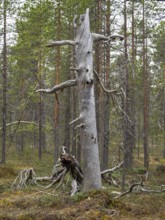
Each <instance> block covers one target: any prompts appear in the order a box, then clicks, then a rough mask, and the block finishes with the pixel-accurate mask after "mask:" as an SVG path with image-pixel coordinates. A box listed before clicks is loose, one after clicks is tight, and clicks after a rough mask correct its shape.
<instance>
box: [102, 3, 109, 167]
mask: <svg viewBox="0 0 165 220" xmlns="http://www.w3.org/2000/svg"><path fill="white" fill-rule="evenodd" d="M110 3H111V2H110V0H107V3H106V4H107V12H106V35H107V36H110ZM105 56H106V60H105V82H104V84H105V86H106V87H107V88H109V87H110V81H109V75H110V47H106V54H105ZM102 112H104V114H103V123H104V124H103V126H104V129H103V146H102V166H101V168H102V170H105V169H107V168H108V165H109V140H110V128H109V120H110V99H109V94H104V105H103V111H102Z"/></svg>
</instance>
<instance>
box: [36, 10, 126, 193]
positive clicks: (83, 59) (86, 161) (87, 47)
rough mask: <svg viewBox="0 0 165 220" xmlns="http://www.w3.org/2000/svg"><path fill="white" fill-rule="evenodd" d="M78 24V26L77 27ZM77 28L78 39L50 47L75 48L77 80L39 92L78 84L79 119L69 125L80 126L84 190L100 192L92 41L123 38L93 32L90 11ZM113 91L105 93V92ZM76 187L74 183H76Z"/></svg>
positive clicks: (52, 44) (121, 37) (84, 15)
mask: <svg viewBox="0 0 165 220" xmlns="http://www.w3.org/2000/svg"><path fill="white" fill-rule="evenodd" d="M77 23H79V27H78V28H77ZM74 27H76V28H75V29H76V36H75V39H74V40H73V41H72V40H62V41H52V42H50V43H49V44H48V45H47V46H48V47H52V46H59V45H71V46H74V48H75V57H76V68H75V69H76V72H77V77H76V79H73V80H69V81H66V82H64V83H61V84H59V85H56V86H54V87H53V88H52V89H39V90H37V91H36V92H43V93H48V94H51V93H56V92H57V91H58V90H62V89H65V88H68V87H71V86H76V85H77V91H78V98H79V111H80V113H79V116H78V118H77V119H75V120H73V121H72V122H70V125H72V126H74V123H75V122H77V123H78V122H79V124H78V125H77V126H76V127H75V129H79V133H80V141H81V151H82V163H83V164H82V167H83V191H88V190H91V189H99V188H101V187H102V183H101V172H100V162H99V152H98V139H97V129H96V113H95V97H94V77H93V55H92V52H93V42H98V41H111V40H115V39H116V38H117V39H120V40H123V36H121V35H118V34H114V35H111V36H104V35H100V34H95V33H91V32H90V22H89V9H87V10H86V13H85V14H82V15H80V18H79V22H78V18H77V17H76V18H75V19H74ZM107 91H108V92H114V91H109V90H106V92H107ZM89 177H90V178H89ZM73 185H75V184H73Z"/></svg>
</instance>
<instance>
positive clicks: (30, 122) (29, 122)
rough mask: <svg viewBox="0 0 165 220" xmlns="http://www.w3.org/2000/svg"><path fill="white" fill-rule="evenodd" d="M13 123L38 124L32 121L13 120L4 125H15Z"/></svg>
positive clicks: (0, 128)
mask: <svg viewBox="0 0 165 220" xmlns="http://www.w3.org/2000/svg"><path fill="white" fill-rule="evenodd" d="M15 124H32V125H35V126H38V124H36V123H35V122H33V121H13V122H11V123H8V124H6V127H8V126H12V125H15ZM0 130H2V127H0Z"/></svg>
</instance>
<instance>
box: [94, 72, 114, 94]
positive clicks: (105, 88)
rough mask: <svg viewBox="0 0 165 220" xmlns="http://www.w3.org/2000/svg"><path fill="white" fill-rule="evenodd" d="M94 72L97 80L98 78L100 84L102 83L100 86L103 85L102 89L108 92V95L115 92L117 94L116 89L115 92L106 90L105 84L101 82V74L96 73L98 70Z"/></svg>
mask: <svg viewBox="0 0 165 220" xmlns="http://www.w3.org/2000/svg"><path fill="white" fill-rule="evenodd" d="M93 72H94V73H95V75H96V76H97V78H98V80H99V83H100V85H101V88H102V89H103V91H104V92H106V93H114V92H116V89H114V90H109V89H106V88H105V87H104V85H103V83H102V81H101V79H100V76H99V74H98V73H97V71H96V70H93Z"/></svg>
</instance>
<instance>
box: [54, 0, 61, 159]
mask: <svg viewBox="0 0 165 220" xmlns="http://www.w3.org/2000/svg"><path fill="white" fill-rule="evenodd" d="M57 15H58V16H57V24H56V26H57V40H60V33H61V0H59V1H58V7H57ZM60 59H61V55H60V47H59V46H58V47H57V52H56V58H55V65H56V69H55V70H56V75H55V85H58V84H59V83H60ZM59 114H60V109H59V103H58V100H57V94H55V106H54V137H55V140H54V141H55V143H54V144H55V145H54V159H55V163H56V161H57V159H58V157H59V140H60V137H59V117H60V115H59Z"/></svg>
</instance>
